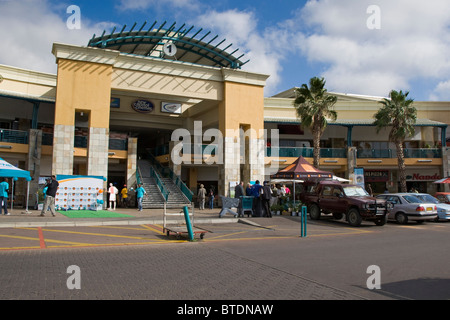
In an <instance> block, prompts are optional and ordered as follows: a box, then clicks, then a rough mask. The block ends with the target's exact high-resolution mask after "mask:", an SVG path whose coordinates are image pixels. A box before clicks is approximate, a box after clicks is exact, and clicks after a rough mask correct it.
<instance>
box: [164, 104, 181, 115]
mask: <svg viewBox="0 0 450 320" xmlns="http://www.w3.org/2000/svg"><path fill="white" fill-rule="evenodd" d="M161 112H166V113H177V114H181V103H173V102H161Z"/></svg>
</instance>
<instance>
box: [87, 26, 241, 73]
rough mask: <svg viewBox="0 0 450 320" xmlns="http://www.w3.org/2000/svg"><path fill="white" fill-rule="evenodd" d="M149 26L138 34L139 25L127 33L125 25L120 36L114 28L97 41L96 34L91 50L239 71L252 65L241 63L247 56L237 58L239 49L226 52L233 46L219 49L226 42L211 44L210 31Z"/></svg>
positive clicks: (143, 27) (181, 27) (139, 30)
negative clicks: (115, 51)
mask: <svg viewBox="0 0 450 320" xmlns="http://www.w3.org/2000/svg"><path fill="white" fill-rule="evenodd" d="M146 24H147V22H144V24H142V26H141V27H140V28H139V29H137V30H135V28H136V25H137V23H134V25H133V26H132V27H131V29H130V30H128V31H126V30H125V29H126V27H127V26H126V25H124V26H123V27H122V30H121V31H120V32H116V28H115V27H114V29H113V30H112V32H111V33H110V34H106V31H103V34H102V35H101V36H100V37H96V36H95V34H94V36H93V37H92V39H91V40H90V41H89V43H88V46H89V47H97V48H104V49H111V50H118V51H120V52H122V53H126V54H134V55H140V56H146V57H153V58H160V59H168V60H177V61H183V62H189V63H193V64H199V65H206V66H213V67H220V68H221V67H224V68H232V69H240V68H241V67H242V66H243V65H245V64H246V63H247V62H249V61H250V60H247V61H246V62H242V61H241V60H240V59H241V58H242V57H243V56H244V54H242V55H240V56H239V57H235V56H234V54H235V53H236V52H237V51H238V50H239V49H236V50H234V51H232V52H231V53H229V52H227V51H226V50H227V49H229V48H230V47H231V46H232V44H229V45H228V46H226V47H224V48H223V49H221V48H219V46H220V45H222V44H223V43H224V42H225V41H226V40H225V39H224V40H222V41H219V42H217V43H216V44H213V42H214V41H215V40H216V39H217V38H218V36H217V35H216V36H215V37H212V38H210V39H209V40H208V39H207V38H209V36H210V34H211V32H210V31H208V32H207V33H206V34H203V35H201V33H202V31H203V29H199V30H198V31H197V32H195V33H194V32H193V29H194V26H191V27H189V28H187V27H186V25H185V24H183V25H182V26H180V27H179V28H177V27H176V22H174V23H173V24H172V25H171V26H170V27H168V28H165V26H166V22H164V23H162V24H161V25H159V26H157V22H156V21H155V22H154V23H153V24H152V25H151V26H150V27H149V28H146ZM191 34H192V35H191Z"/></svg>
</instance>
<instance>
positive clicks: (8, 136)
mask: <svg viewBox="0 0 450 320" xmlns="http://www.w3.org/2000/svg"><path fill="white" fill-rule="evenodd" d="M0 142H10V143H20V144H27V143H28V132H27V131H19V130H9V129H0Z"/></svg>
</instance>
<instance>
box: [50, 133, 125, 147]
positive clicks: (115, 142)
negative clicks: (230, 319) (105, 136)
mask: <svg viewBox="0 0 450 320" xmlns="http://www.w3.org/2000/svg"><path fill="white" fill-rule="evenodd" d="M42 145H44V146H51V145H53V134H51V133H42ZM87 145H88V137H87V136H75V137H74V147H75V148H87ZM109 149H110V150H128V140H126V139H109Z"/></svg>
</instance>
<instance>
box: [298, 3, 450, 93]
mask: <svg viewBox="0 0 450 320" xmlns="http://www.w3.org/2000/svg"><path fill="white" fill-rule="evenodd" d="M369 5H377V6H378V7H379V8H380V10H381V14H380V18H381V20H380V22H381V25H380V26H381V29H379V30H376V29H375V30H371V29H369V28H368V27H367V19H369V17H370V14H368V13H367V8H368V7H369ZM296 21H297V22H298V23H299V24H302V25H306V26H307V27H308V29H306V30H305V29H302V30H301V31H302V33H303V35H304V38H303V41H302V43H301V46H300V45H299V48H300V49H301V50H302V52H303V54H304V55H305V57H306V58H307V59H308V61H310V62H312V63H321V64H323V65H325V66H326V67H325V70H324V71H323V75H324V76H325V77H326V79H327V86H328V87H329V88H330V89H332V90H333V91H341V92H351V93H361V94H370V95H383V96H385V95H387V94H388V93H389V91H390V90H391V89H397V90H398V89H403V90H410V86H411V83H412V82H413V81H415V80H418V79H428V80H429V81H435V82H439V81H441V82H442V81H445V80H447V79H448V78H449V76H450V57H449V55H448V52H450V37H449V32H448V31H449V24H450V2H449V1H447V0H430V1H421V0H396V1H391V0H358V1H355V0H311V1H309V2H308V3H307V4H306V6H305V7H304V8H303V10H301V11H300V13H299V15H298V16H297V19H296ZM438 91H439V90H438ZM411 94H412V95H414V92H411Z"/></svg>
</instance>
